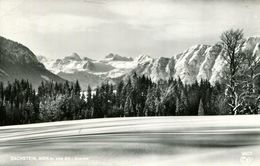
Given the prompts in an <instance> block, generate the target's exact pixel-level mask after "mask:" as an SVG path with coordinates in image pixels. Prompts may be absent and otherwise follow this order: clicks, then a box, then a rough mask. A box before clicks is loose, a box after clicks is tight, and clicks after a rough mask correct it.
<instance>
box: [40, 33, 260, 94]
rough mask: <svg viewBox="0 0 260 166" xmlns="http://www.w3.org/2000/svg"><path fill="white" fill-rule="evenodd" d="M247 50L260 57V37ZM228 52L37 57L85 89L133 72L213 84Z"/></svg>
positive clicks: (203, 49)
mask: <svg viewBox="0 0 260 166" xmlns="http://www.w3.org/2000/svg"><path fill="white" fill-rule="evenodd" d="M244 49H249V50H252V51H253V52H254V53H255V54H258V55H259V56H260V37H250V38H248V39H247V41H246V42H245V45H244ZM224 53H225V52H224V51H223V49H222V48H221V46H220V45H217V44H216V45H214V46H210V45H203V44H198V45H195V46H192V47H190V48H188V49H187V50H185V51H184V52H182V53H179V54H177V55H175V56H173V57H171V58H166V57H159V58H156V59H155V58H152V57H150V56H148V55H140V56H139V57H137V58H135V59H132V58H127V57H123V56H120V55H117V54H109V55H107V56H106V57H105V58H104V59H102V60H92V59H90V58H87V57H84V58H81V57H80V56H79V55H78V54H77V53H73V54H72V55H70V56H67V57H64V58H63V59H57V60H48V59H47V58H45V57H43V56H38V60H39V61H40V62H42V63H43V64H44V65H45V67H46V68H47V69H48V70H50V71H51V72H53V73H55V74H57V75H58V76H60V77H62V78H64V79H67V80H71V81H75V80H79V81H80V83H81V85H82V87H83V89H84V88H86V87H87V85H91V86H96V85H99V84H100V83H101V82H103V81H110V82H113V80H115V79H118V78H126V77H128V76H129V75H131V74H132V73H133V72H136V73H137V74H138V75H145V76H148V77H150V78H151V79H152V81H154V82H157V81H159V80H161V79H162V80H166V79H169V78H171V77H172V78H175V79H177V78H180V79H181V80H182V81H183V82H184V83H186V84H191V83H194V82H195V81H196V80H197V81H200V80H201V79H207V80H209V81H210V83H211V84H214V83H215V82H216V81H221V78H222V77H223V71H224V69H225V65H226V64H225V61H224V59H223V58H222V54H224Z"/></svg>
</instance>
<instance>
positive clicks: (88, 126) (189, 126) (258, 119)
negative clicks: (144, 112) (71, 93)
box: [0, 115, 260, 166]
mask: <svg viewBox="0 0 260 166" xmlns="http://www.w3.org/2000/svg"><path fill="white" fill-rule="evenodd" d="M0 165H3V166H8V165H12V166H13V165H19V166H25V165H26V166H27V165H29V166H45V165H55V166H60V165H62V166H63V165H68V166H70V165H82V166H83V165H84V166H86V165H101V166H103V165H104V166H107V165H113V166H130V165H131V166H132V165H133V166H135V165H136V166H143V165H149V166H150V165H152V166H157V165H182V166H183V165H205V166H209V165H216V166H217V165H236V166H239V165H250V166H253V165H260V116H257V115H255V116H249V115H248V116H200V117H198V116H196V117H195V116H189V117H148V118H147V117H138V118H106V119H91V120H77V121H64V122H52V123H41V124H31V125H19V126H6V127H0Z"/></svg>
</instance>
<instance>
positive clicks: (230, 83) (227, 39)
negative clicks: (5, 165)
mask: <svg viewBox="0 0 260 166" xmlns="http://www.w3.org/2000/svg"><path fill="white" fill-rule="evenodd" d="M220 39H221V45H222V47H223V49H224V51H225V53H224V54H222V55H223V58H224V60H225V61H226V63H227V66H228V68H227V70H226V79H227V89H226V93H225V94H226V98H227V101H228V105H229V106H230V108H231V109H230V111H231V113H232V114H234V115H236V114H237V113H238V112H239V111H240V110H242V109H243V102H244V100H243V95H244V93H243V90H242V89H241V87H242V83H241V76H242V75H241V67H242V66H243V64H244V62H245V54H244V53H243V52H242V48H243V45H244V42H245V39H244V34H243V30H240V29H237V30H233V29H230V30H228V31H225V32H223V33H222V34H221V36H220Z"/></svg>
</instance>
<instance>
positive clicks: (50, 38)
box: [0, 0, 260, 59]
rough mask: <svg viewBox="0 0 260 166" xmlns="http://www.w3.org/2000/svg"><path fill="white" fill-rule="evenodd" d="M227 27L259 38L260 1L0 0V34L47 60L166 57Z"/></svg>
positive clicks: (211, 40) (206, 41)
mask: <svg viewBox="0 0 260 166" xmlns="http://www.w3.org/2000/svg"><path fill="white" fill-rule="evenodd" d="M229 28H243V29H244V32H245V36H247V37H248V36H257V35H258V36H260V1H257V0H255V1H253V0H251V1H249V0H215V1H214V0H212V1H211V0H0V35H1V36H4V37H6V38H9V39H12V40H15V41H18V42H20V43H22V44H24V45H26V46H27V47H29V48H30V49H31V50H32V51H33V52H34V53H35V54H36V55H44V56H46V57H49V58H58V57H59V58H61V57H64V56H67V55H70V54H72V52H77V53H78V54H79V55H80V56H82V57H85V56H87V57H90V58H94V59H100V58H102V57H104V56H105V55H107V54H109V53H110V52H112V53H117V54H120V55H122V56H132V57H136V56H138V55H140V54H149V55H151V56H152V57H159V56H165V57H171V56H174V55H175V54H177V53H179V52H182V51H184V50H185V49H187V48H188V47H190V46H192V45H195V44H214V43H215V42H217V41H218V39H219V36H220V34H221V32H223V31H224V30H227V29H229Z"/></svg>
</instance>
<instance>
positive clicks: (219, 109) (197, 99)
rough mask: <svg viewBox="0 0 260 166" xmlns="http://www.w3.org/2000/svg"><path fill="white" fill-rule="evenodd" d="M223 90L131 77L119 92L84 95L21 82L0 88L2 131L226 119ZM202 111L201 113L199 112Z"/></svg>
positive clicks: (105, 89)
mask: <svg viewBox="0 0 260 166" xmlns="http://www.w3.org/2000/svg"><path fill="white" fill-rule="evenodd" d="M223 94H224V87H223V86H222V85H220V84H216V85H215V86H211V85H210V83H209V82H208V81H201V82H200V83H197V82H196V83H194V84H192V85H184V84H183V83H182V82H181V80H173V79H171V80H168V81H160V82H159V83H157V84H156V83H153V82H152V81H151V80H150V79H149V78H147V77H145V76H142V77H138V76H137V75H136V74H134V75H133V76H132V77H131V78H129V79H128V80H127V81H121V82H120V83H119V84H118V85H117V86H115V85H112V84H109V83H104V84H102V85H101V86H99V87H97V88H96V89H94V90H92V89H91V87H88V90H87V92H85V93H82V91H81V88H80V85H79V83H78V81H77V82H75V83H71V82H68V81H67V82H65V83H55V82H42V83H41V85H40V86H39V87H38V90H37V92H36V91H35V90H34V89H32V85H31V84H30V83H29V82H28V81H25V80H21V81H18V80H15V81H14V82H13V83H8V84H7V85H5V86H4V85H3V83H0V121H1V125H11V124H29V123H37V122H49V121H61V120H75V119H87V118H104V117H136V116H175V115H176V116H177V115H198V112H199V111H200V110H199V109H203V113H201V112H202V111H200V115H201V114H203V115H204V114H205V115H217V114H227V112H225V111H224V110H227V109H224V107H225V104H224V103H221V102H220V101H221V100H222V98H223V97H224V96H223ZM201 107H202V108H201Z"/></svg>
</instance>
